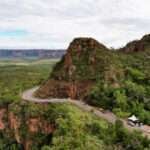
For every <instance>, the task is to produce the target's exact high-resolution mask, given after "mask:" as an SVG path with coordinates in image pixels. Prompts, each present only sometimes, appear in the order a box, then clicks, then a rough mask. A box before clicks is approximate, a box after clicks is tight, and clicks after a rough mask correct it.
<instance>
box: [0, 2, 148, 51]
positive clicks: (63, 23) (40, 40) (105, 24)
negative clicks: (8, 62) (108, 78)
mask: <svg viewBox="0 0 150 150" xmlns="http://www.w3.org/2000/svg"><path fill="white" fill-rule="evenodd" d="M149 33H150V0H1V1H0V48H14V49H15V48H25V49H29V48H48V49H55V48H56V49H57V48H67V47H68V45H69V43H70V42H71V41H72V40H73V38H75V37H93V38H95V39H97V40H98V41H99V42H100V43H103V44H105V45H106V46H107V47H114V48H118V47H122V46H124V45H125V44H126V43H127V42H129V41H132V40H134V39H139V38H141V37H142V36H143V35H144V34H149Z"/></svg>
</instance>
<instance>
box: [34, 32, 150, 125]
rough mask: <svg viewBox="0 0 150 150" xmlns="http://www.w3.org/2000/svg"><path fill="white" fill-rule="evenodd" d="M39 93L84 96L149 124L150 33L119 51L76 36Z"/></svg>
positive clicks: (81, 97) (53, 95) (48, 95)
mask: <svg viewBox="0 0 150 150" xmlns="http://www.w3.org/2000/svg"><path fill="white" fill-rule="evenodd" d="M36 95H37V96H39V97H42V98H45V97H59V98H67V97H71V98H72V99H82V100H85V101H87V102H88V103H90V104H92V105H96V106H100V107H103V108H105V109H110V110H112V111H113V112H115V113H116V114H118V115H119V116H123V117H125V116H129V115H131V114H133V113H134V114H136V115H137V116H138V117H139V118H140V119H141V120H142V121H143V122H145V123H147V124H150V35H146V36H144V37H143V38H142V39H141V40H137V41H133V42H130V43H129V44H127V45H126V46H125V47H124V48H122V49H120V50H118V51H110V50H109V49H108V48H107V47H106V46H104V45H103V44H101V43H99V42H98V41H96V40H94V39H92V38H76V39H74V40H73V41H72V42H71V44H70V46H69V47H68V50H67V53H66V54H65V55H64V57H63V58H62V59H61V61H60V62H58V63H57V64H56V65H55V67H54V68H53V71H52V73H51V75H50V77H49V79H48V80H47V81H46V82H45V83H43V85H41V87H40V89H39V90H38V91H37V92H36Z"/></svg>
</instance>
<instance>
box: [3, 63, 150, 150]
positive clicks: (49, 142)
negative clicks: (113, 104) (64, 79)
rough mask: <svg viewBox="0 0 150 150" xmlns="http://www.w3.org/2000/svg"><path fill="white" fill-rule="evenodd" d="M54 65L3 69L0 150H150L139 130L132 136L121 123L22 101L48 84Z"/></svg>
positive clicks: (69, 108)
mask: <svg viewBox="0 0 150 150" xmlns="http://www.w3.org/2000/svg"><path fill="white" fill-rule="evenodd" d="M23 62H24V61H23ZM41 62H42V63H41ZM43 62H44V63H43ZM19 64H20V63H19ZM24 64H25V62H24ZM54 64H55V62H54V61H49V63H47V62H46V63H45V61H40V63H39V62H36V63H31V64H30V65H29V64H28V65H22V66H20V65H10V62H9V63H8V65H6V64H5V66H3V65H2V66H0V70H1V74H0V81H1V82H0V83H1V84H0V88H1V90H0V91H1V104H0V106H1V107H0V108H1V109H3V108H6V112H5V114H4V116H3V121H4V123H5V129H3V130H0V150H4V149H5V150H10V149H13V150H22V149H27V148H28V149H29V150H60V149H64V150H70V149H72V150H74V149H80V150H84V149H87V150H91V149H94V150H100V149H102V150H114V149H116V150H120V149H122V150H143V149H145V150H146V149H149V144H150V141H149V140H148V139H147V138H144V137H142V135H141V133H139V132H136V131H135V132H133V133H130V132H129V131H127V130H126V129H125V128H124V127H123V125H122V123H121V122H120V121H119V120H118V121H117V122H116V124H115V125H112V124H110V123H108V122H107V121H105V120H103V119H99V118H97V117H96V116H94V115H92V114H91V113H86V112H83V111H81V110H80V109H78V108H77V107H76V106H73V105H71V104H67V103H66V104H47V105H39V104H33V103H30V102H24V101H22V100H21V98H20V92H22V91H23V90H25V89H28V88H31V87H33V86H35V85H38V84H41V83H45V82H43V81H45V80H46V79H47V78H48V76H49V72H50V70H51V69H52V66H53V65H54ZM6 77H7V78H6ZM12 114H13V115H15V118H13V119H17V120H18V121H17V122H19V126H18V127H17V128H15V127H16V126H14V125H15V123H14V121H13V122H12V121H11V120H12V118H11V115H12ZM8 122H9V123H8ZM33 127H34V128H33Z"/></svg>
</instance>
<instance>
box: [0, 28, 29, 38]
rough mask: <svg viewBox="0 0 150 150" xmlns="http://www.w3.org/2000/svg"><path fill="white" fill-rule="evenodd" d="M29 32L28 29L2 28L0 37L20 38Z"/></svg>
mask: <svg viewBox="0 0 150 150" xmlns="http://www.w3.org/2000/svg"><path fill="white" fill-rule="evenodd" d="M27 35H28V32H27V31H26V30H20V29H16V30H2V31H0V37H2V38H3V37H4V38H10V37H12V38H20V37H24V36H27Z"/></svg>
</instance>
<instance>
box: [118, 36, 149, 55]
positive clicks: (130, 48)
mask: <svg viewBox="0 0 150 150" xmlns="http://www.w3.org/2000/svg"><path fill="white" fill-rule="evenodd" d="M147 49H150V34H148V35H145V36H144V37H143V38H142V39H140V40H135V41H132V42H130V43H128V44H127V45H126V46H125V47H123V48H121V49H120V50H121V51H123V52H126V53H130V52H139V51H144V50H147Z"/></svg>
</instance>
